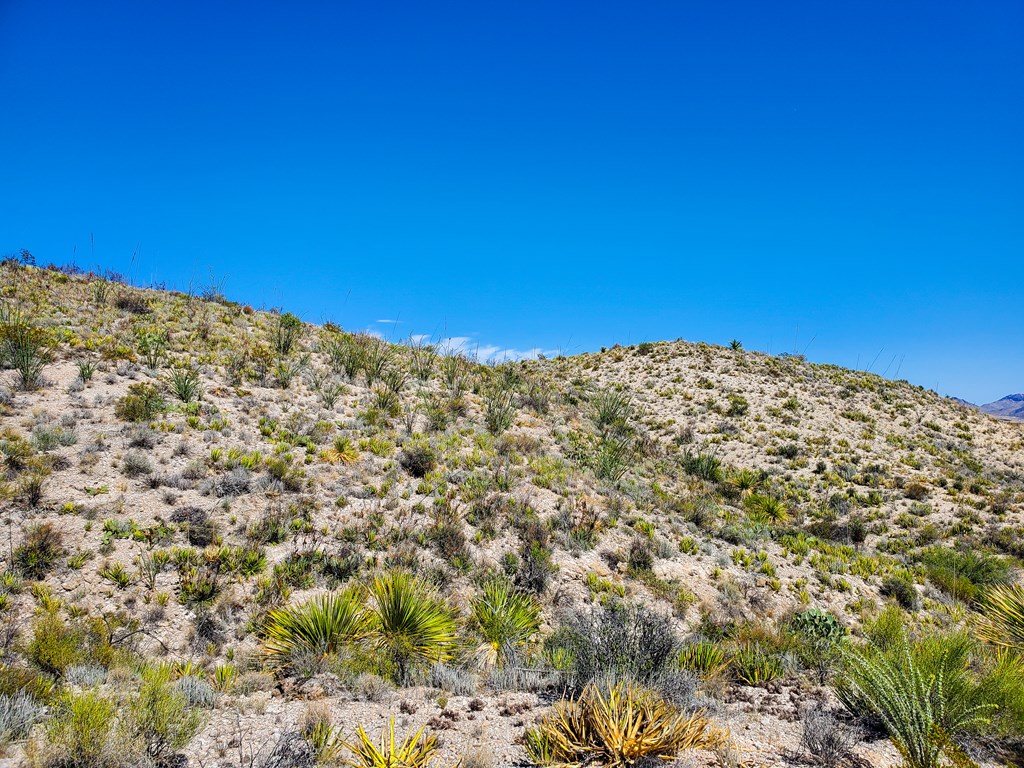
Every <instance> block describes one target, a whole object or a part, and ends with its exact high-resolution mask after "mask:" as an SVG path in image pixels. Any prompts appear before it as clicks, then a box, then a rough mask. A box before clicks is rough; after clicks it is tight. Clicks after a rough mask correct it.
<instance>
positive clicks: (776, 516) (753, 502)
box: [743, 493, 789, 525]
mask: <svg viewBox="0 0 1024 768" xmlns="http://www.w3.org/2000/svg"><path fill="white" fill-rule="evenodd" d="M743 505H744V506H745V507H746V508H747V513H748V514H749V515H750V517H751V519H753V520H755V521H757V522H761V523H772V524H775V525H777V524H779V523H784V522H786V521H787V520H788V519H789V510H787V509H786V502H784V501H783V500H782V499H780V498H778V497H777V496H770V495H768V494H766V493H752V494H750V495H749V496H747V497H746V499H745V500H744V502H743Z"/></svg>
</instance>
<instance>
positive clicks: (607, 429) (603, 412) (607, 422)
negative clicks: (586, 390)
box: [590, 389, 633, 436]
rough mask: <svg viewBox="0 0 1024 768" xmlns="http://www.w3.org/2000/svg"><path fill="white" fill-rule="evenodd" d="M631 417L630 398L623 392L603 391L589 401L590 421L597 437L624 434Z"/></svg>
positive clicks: (631, 404)
mask: <svg viewBox="0 0 1024 768" xmlns="http://www.w3.org/2000/svg"><path fill="white" fill-rule="evenodd" d="M632 417H633V402H632V398H631V397H630V396H629V395H628V394H626V393H625V392H618V391H616V390H614V389H605V390H601V391H599V392H597V393H595V394H594V396H593V397H592V398H591V399H590V420H591V422H593V424H594V429H595V430H596V431H597V433H598V434H599V435H603V436H607V435H611V434H616V433H622V432H625V431H626V430H628V427H629V421H630V419H631V418H632Z"/></svg>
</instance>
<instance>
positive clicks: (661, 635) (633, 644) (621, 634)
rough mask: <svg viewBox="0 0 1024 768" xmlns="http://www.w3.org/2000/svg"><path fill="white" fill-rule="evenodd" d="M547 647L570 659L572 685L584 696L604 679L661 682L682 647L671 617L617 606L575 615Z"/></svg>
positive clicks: (572, 688)
mask: <svg viewBox="0 0 1024 768" xmlns="http://www.w3.org/2000/svg"><path fill="white" fill-rule="evenodd" d="M547 646H548V648H549V650H552V649H559V650H561V651H563V652H564V653H566V654H567V656H568V658H569V665H568V668H567V669H566V677H567V684H568V686H569V689H570V690H572V691H575V692H580V691H582V690H583V689H584V688H585V687H586V685H587V684H588V683H590V682H592V681H594V680H598V679H602V678H611V679H615V680H631V681H633V682H637V683H653V682H656V681H657V680H658V679H659V677H660V676H661V675H662V673H663V672H664V671H665V670H666V669H667V668H668V664H669V662H670V660H672V659H673V658H674V657H675V656H676V653H677V650H678V647H679V643H678V640H677V638H676V635H675V633H674V632H673V630H672V624H671V622H670V621H669V620H668V619H667V618H666V617H664V616H661V615H659V614H656V613H653V612H652V611H650V610H648V609H647V608H645V607H643V606H640V605H633V604H626V603H621V602H614V603H609V604H608V605H605V606H601V607H598V608H594V609H593V610H591V611H590V612H586V613H584V612H578V613H575V614H571V615H570V616H569V617H567V619H566V621H565V623H564V624H563V625H562V626H561V627H560V628H559V630H558V631H557V632H556V633H555V634H554V635H553V636H552V637H551V638H549V640H548V643H547Z"/></svg>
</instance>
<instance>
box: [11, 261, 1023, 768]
mask: <svg viewBox="0 0 1024 768" xmlns="http://www.w3.org/2000/svg"><path fill="white" fill-rule="evenodd" d="M74 272H75V271H74V270H59V269H41V268H35V267H30V266H23V265H19V264H16V263H13V262H7V263H5V264H4V265H3V266H2V267H0V299H2V300H3V314H2V316H0V344H3V347H2V348H0V359H2V360H3V362H4V367H5V370H3V371H2V372H0V377H2V378H0V458H2V466H3V471H4V475H3V477H2V480H0V499H2V502H0V504H2V510H3V525H4V527H5V529H6V530H5V531H4V535H5V538H6V539H7V541H5V542H4V546H3V547H2V550H3V553H2V555H0V560H2V564H0V571H2V576H0V628H2V632H0V664H2V665H3V666H2V668H0V763H2V761H3V760H4V759H6V760H7V761H8V763H7V764H10V765H17V766H21V765H26V766H27V765H33V766H77V765H83V766H93V765H95V766H108V765H121V764H123V765H142V764H148V765H194V766H209V767H212V766H232V767H238V768H242V767H243V766H245V767H246V768H256V767H257V766H259V767H261V768H269V767H270V766H281V767H283V766H304V765H313V764H323V765H332V764H341V762H342V761H354V762H353V764H356V765H366V766H368V767H369V766H371V765H374V762H373V760H372V759H371V758H369V757H367V753H366V749H365V748H366V744H363V745H362V746H363V752H362V753H360V752H359V751H358V750H359V748H360V741H359V739H360V736H359V735H358V731H357V726H362V727H363V728H365V732H366V733H367V734H368V737H367V738H368V739H369V741H370V742H379V736H380V733H381V730H382V728H385V727H386V726H387V725H388V723H393V724H394V727H395V730H396V732H397V738H398V739H399V740H401V739H402V738H404V737H405V736H406V735H407V734H411V735H412V737H414V738H413V741H414V742H415V746H411V747H410V751H415V749H422V751H423V755H424V756H428V757H431V758H432V759H433V760H434V762H435V764H437V765H439V766H447V765H452V764H454V763H455V762H456V761H459V760H461V761H462V764H463V765H464V766H465V767H466V768H496V767H497V766H509V765H526V764H530V765H534V764H537V765H559V764H574V765H575V764H582V763H589V762H595V761H596V762H598V763H607V764H612V765H618V764H622V765H625V764H633V762H634V761H635V760H638V759H639V756H641V755H644V754H655V755H657V756H659V757H666V756H668V757H674V756H675V755H676V754H677V753H678V755H679V758H678V759H679V760H680V764H682V765H722V766H732V765H741V764H747V765H751V766H762V765H763V766H776V765H778V766H781V765H794V764H803V763H806V764H814V763H818V764H826V765H841V764H848V765H856V764H859V765H870V766H897V765H900V764H901V761H904V760H906V761H907V763H908V764H912V765H922V766H923V765H926V764H927V763H925V762H920V761H919V762H917V763H914V762H912V759H917V758H913V754H917V753H916V752H914V750H915V749H919V750H921V751H922V753H927V754H933V753H934V754H935V755H939V754H942V755H945V756H946V758H948V759H950V760H954V759H956V760H961V759H962V760H964V761H967V762H964V763H962V764H965V765H966V764H970V762H972V761H973V762H976V763H979V764H986V765H1000V764H1005V762H1006V761H1011V760H1013V759H1015V758H1014V755H1015V754H1016V755H1018V758H1017V759H1019V755H1020V738H1021V735H1022V733H1024V692H1022V691H1021V686H1020V683H1019V681H1020V679H1022V678H1021V677H1020V675H1021V674H1022V673H1024V663H1022V662H1021V661H1020V657H1019V656H1018V655H1016V654H1017V653H1019V650H1020V647H1021V646H1022V645H1024V631H1022V630H1021V629H1020V620H1021V615H1020V614H1019V613H1018V614H1017V616H1016V620H1017V624H1016V625H1014V624H1013V620H1014V619H1013V616H1014V610H1015V609H1014V605H1016V606H1017V610H1019V609H1020V600H1021V590H1020V588H1019V587H1015V586H1014V585H1015V584H1019V575H1018V574H1019V568H1020V566H1021V563H1022V559H1024V423H1015V422H1010V421H1005V420H998V419H995V418H992V417H990V416H988V415H986V414H984V413H980V412H978V411H976V410H974V409H972V408H970V407H968V406H966V405H963V404H960V403H958V402H955V401H953V400H950V399H946V398H942V397H940V396H938V395H936V394H935V393H933V392H930V391H927V390H924V389H922V388H920V387H917V386H913V385H911V384H909V383H907V382H903V381H900V382H895V381H890V380H887V379H883V378H881V377H879V376H876V375H872V374H867V373H862V372H857V371H851V370H846V369H842V368H838V367H835V366H829V365H816V364H812V363H809V362H806V361H805V360H803V359H800V358H798V357H785V356H769V355H765V354H762V353H758V352H751V351H746V350H744V349H743V347H742V344H741V343H739V342H735V343H734V344H733V345H732V347H717V346H710V345H707V344H701V343H689V342H684V341H675V342H658V343H644V344H640V345H638V346H633V347H619V346H615V347H611V348H609V349H606V350H603V351H601V352H596V353H590V354H581V355H576V356H572V357H559V358H556V359H542V360H538V361H523V362H513V363H504V364H500V365H487V364H481V363H478V362H476V361H471V360H469V359H467V358H466V357H464V356H462V355H460V354H458V353H457V352H453V351H450V350H444V349H436V348H434V347H432V346H430V345H427V344H412V343H400V344H392V343H389V342H386V341H384V340H381V339H378V338H375V337H372V336H368V335H363V334H352V333H349V332H347V331H346V330H345V329H343V328H341V327H338V326H335V325H331V324H327V325H323V326H313V325H309V324H306V323H303V322H301V321H299V320H298V318H296V317H295V316H294V315H292V314H290V313H288V312H287V311H286V310H287V308H284V309H283V310H282V311H281V312H268V311H258V310H254V309H253V308H252V307H249V306H246V305H243V304H239V303H235V302H232V301H229V300H228V299H226V298H225V297H224V296H222V295H220V294H219V292H218V291H217V290H215V289H212V288H211V289H207V290H205V291H199V292H197V294H196V295H189V294H184V293H178V292H172V291H163V290H149V289H142V288H137V287H132V286H130V285H127V284H126V283H125V282H124V281H123V280H120V279H118V278H117V276H115V275H107V276H105V277H101V276H97V275H93V274H75V273H74ZM1014 599H1016V600H1017V601H1018V602H1017V603H1016V604H1014V602H1013V601H1014ZM1000 606H1002V608H1003V609H1005V610H1001V609H1000ZM1014 626H1016V631H1017V632H1020V633H1021V634H1017V635H1014ZM904 662H905V663H904ZM886 664H888V665H889V666H888V667H887V666H885V665H886ZM901 665H902V666H901ZM908 668H909V671H908ZM935 669H941V670H942V673H941V674H940V675H932V674H931V673H930V670H931V671H934V670H935ZM880 670H881V671H880ZM922 670H923V671H922ZM901 675H902V676H901ZM936 679H938V680H940V684H939V686H938V688H942V685H945V686H946V687H947V688H948V690H949V691H954V690H955V691H956V692H957V693H956V694H955V696H953V694H950V693H949V692H948V691H947V692H946V693H942V692H941V691H938V689H936V688H935V685H936V683H935V680H936ZM880 680H887V681H888V682H889V683H890V684H891V685H892V686H893V687H894V691H895V693H894V694H893V695H894V696H906V697H909V699H908V700H912V701H913V702H917V703H918V704H920V706H925V704H922V703H921V702H925V703H927V706H928V707H933V708H934V711H932V710H929V711H930V712H931V714H929V715H928V717H930V718H931V719H929V720H927V721H926V722H927V724H928V725H927V728H926V732H924V731H923V732H921V733H919V734H918V736H919V737H920V738H919V743H918V742H914V741H913V739H914V737H913V735H911V736H907V735H906V734H905V733H902V732H901V731H900V728H899V727H898V724H894V723H893V722H890V721H889V720H888V719H887V718H886V710H885V705H884V702H882V703H880V702H878V701H876V700H875V699H874V698H873V693H875V692H877V691H878V690H880V687H882V686H881V683H880V682H879V681H880ZM929 680H931V682H930V683H929V682H928V681H929ZM915 681H916V682H915ZM928 685H931V686H932V688H929V689H927V690H924V688H923V687H926V686H928ZM915 686H919V687H922V689H921V690H922V691H924V692H923V693H922V692H921V691H918V689H917V688H915ZM943 690H945V689H943ZM915 692H916V693H915ZM918 693H920V694H921V695H919V696H917V698H916V699H915V698H914V696H916V695H917V694H918ZM943 696H946V697H947V698H950V700H952V698H956V699H957V701H958V702H960V703H963V702H969V704H970V707H967V705H966V704H965V705H964V707H965V708H964V709H963V711H958V713H952V710H951V709H942V707H943V706H947V705H946V704H940V703H937V702H940V700H941V701H942V702H945V701H946V699H943ZM630 697H633V698H635V699H636V702H634V703H636V707H637V708H638V709H637V710H636V711H642V712H643V713H644V714H643V718H641V719H643V721H644V723H645V725H644V728H647V727H651V728H652V729H655V730H657V729H660V730H658V737H657V738H658V739H660V740H661V741H659V744H660V743H662V742H663V743H664V746H663V747H662V748H659V749H660V751H657V750H655V751H651V752H643V751H639V752H635V753H633V752H629V749H627V748H625V747H623V748H621V749H619V748H617V747H615V746H614V744H612V743H611V742H612V741H614V739H613V738H612V737H611V736H607V735H606V736H602V737H601V739H603V741H601V743H600V744H598V743H597V741H600V740H597V737H595V736H593V733H596V732H598V731H599V730H600V729H599V728H597V726H595V723H596V724H600V723H601V722H602V721H601V717H603V716H608V717H609V719H611V717H610V715H608V712H609V711H612V710H615V711H616V712H618V714H619V715H620V716H621V717H622V718H623V719H628V717H627V716H626V715H623V714H622V711H620V710H616V706H618V705H617V704H616V702H619V703H621V699H623V698H625V699H629V698H630ZM562 701H566V702H571V703H570V704H560V703H559V702H562ZM908 706H909V705H908ZM914 706H917V704H915V705H914ZM952 706H953V705H952V704H949V705H948V707H952ZM602 707H603V708H604V709H602ZM971 707H972V708H971ZM940 710H941V711H940ZM631 711H632V710H631ZM602 712H604V714H603V715H602ZM638 717H639V716H638ZM573 718H576V720H577V721H579V722H582V721H583V720H586V719H587V718H592V720H588V721H587V722H588V723H590V724H589V725H588V726H587V727H586V728H582V730H584V731H587V729H589V731H587V732H588V733H590V735H589V736H587V738H589V739H590V741H586V739H583V737H582V736H580V732H579V730H577V731H576V732H571V729H569V730H567V728H568V726H566V725H565V723H566V722H568V721H570V720H573ZM922 722H925V721H922ZM82 723H87V724H88V727H87V728H84V729H83V727H82V725H81V724H82ZM652 723H654V724H655V725H652ZM421 729H423V734H422V736H421V737H416V734H418V733H419V732H420V730H421ZM560 729H561V730H560ZM83 730H88V731H90V732H95V733H97V734H102V736H99V735H97V736H95V737H94V738H92V737H90V738H85V737H84V736H83V735H82V731H83ZM567 734H568V735H567ZM901 734H902V735H901ZM416 738H419V740H418V741H417V740H416ZM651 738H652V739H653V738H654V737H653V736H652V737H651ZM574 739H576V741H574ZM585 741H586V743H584V742H585ZM914 744H917V746H914ZM908 745H909V746H908ZM378 746H379V744H378ZM687 747H693V748H692V749H687ZM396 750H397V747H396ZM929 750H930V752H929ZM359 754H362V757H356V755H359ZM908 754H911V757H908ZM629 755H633V756H632V757H630V756H629ZM407 758H408V762H407V764H409V765H416V766H418V765H421V764H422V762H417V760H418V758H417V757H416V756H415V755H409V756H407ZM937 759H938V757H936V760H937ZM932 764H935V765H937V764H938V763H932Z"/></svg>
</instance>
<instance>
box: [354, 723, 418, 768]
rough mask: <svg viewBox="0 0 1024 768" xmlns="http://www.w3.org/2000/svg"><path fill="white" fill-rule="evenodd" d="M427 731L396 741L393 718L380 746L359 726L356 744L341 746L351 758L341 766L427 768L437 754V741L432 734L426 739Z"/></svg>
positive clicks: (360, 767)
mask: <svg viewBox="0 0 1024 768" xmlns="http://www.w3.org/2000/svg"><path fill="white" fill-rule="evenodd" d="M425 729H426V726H423V727H422V728H420V729H419V730H418V731H416V732H415V733H410V734H409V735H407V736H406V737H405V738H404V739H402V740H401V741H397V740H396V739H395V719H394V718H393V717H392V718H390V719H389V720H388V724H387V727H386V728H385V729H384V731H383V733H381V737H380V743H379V744H378V743H376V742H374V741H373V739H371V738H370V737H369V736H367V735H366V731H365V730H363V726H362V725H360V726H358V728H357V729H356V739H355V741H353V742H349V741H344V742H342V746H343V747H345V749H347V750H348V751H349V753H350V754H351V757H349V758H348V759H345V760H342V763H343V764H344V765H349V766H352V768H426V766H427V765H429V764H430V761H431V760H432V759H433V757H434V753H435V752H437V737H436V736H434V735H433V734H427V735H424V730H425Z"/></svg>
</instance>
